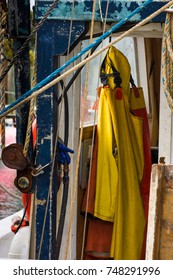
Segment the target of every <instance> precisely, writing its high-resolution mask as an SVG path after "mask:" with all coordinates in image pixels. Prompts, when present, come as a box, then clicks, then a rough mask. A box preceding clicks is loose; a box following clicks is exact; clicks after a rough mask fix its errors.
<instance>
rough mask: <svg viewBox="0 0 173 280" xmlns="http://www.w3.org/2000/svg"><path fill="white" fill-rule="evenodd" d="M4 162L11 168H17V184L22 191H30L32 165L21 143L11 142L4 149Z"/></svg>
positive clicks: (15, 181) (15, 182)
mask: <svg viewBox="0 0 173 280" xmlns="http://www.w3.org/2000/svg"><path fill="white" fill-rule="evenodd" d="M2 161H3V163H4V164H5V165H6V166H7V167H8V168H11V169H16V170H17V177H16V178H15V180H14V184H15V186H16V187H17V188H18V189H19V190H20V191H21V192H22V193H28V192H31V189H32V175H31V171H32V166H31V163H30V162H29V160H28V158H26V157H25V156H24V154H23V147H22V145H19V144H11V145H9V146H7V147H6V148H4V149H3V151H2Z"/></svg>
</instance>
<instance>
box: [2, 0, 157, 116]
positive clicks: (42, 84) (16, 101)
mask: <svg viewBox="0 0 173 280" xmlns="http://www.w3.org/2000/svg"><path fill="white" fill-rule="evenodd" d="M151 2H153V0H146V1H145V2H144V3H143V4H141V5H140V6H139V7H138V8H136V9H135V10H134V11H133V12H131V13H129V15H127V17H126V18H124V19H121V20H120V21H119V22H118V23H117V24H115V25H114V26H112V27H111V28H110V29H109V30H108V31H107V32H105V33H104V34H103V35H101V36H100V37H99V38H97V39H96V40H95V41H94V42H92V43H91V44H89V45H88V46H87V47H86V48H84V49H83V50H82V51H81V52H79V53H78V54H77V55H75V56H74V57H72V58H71V59H69V60H68V61H67V62H66V63H65V64H63V65H62V66H61V67H60V68H58V69H56V70H55V71H54V72H52V73H51V74H50V75H49V76H47V77H46V78H45V79H43V80H42V81H41V82H39V83H38V84H36V85H35V86H34V87H33V88H32V89H31V90H29V91H27V92H26V93H24V94H23V95H21V96H20V97H19V98H18V99H17V100H15V101H14V102H13V103H11V104H10V105H8V106H7V107H6V108H5V109H3V110H2V111H1V112H0V116H1V115H2V114H4V113H5V112H6V111H8V110H9V109H12V108H13V107H14V106H16V105H17V104H18V103H20V102H21V101H23V100H24V99H25V98H27V97H29V96H30V95H31V94H32V93H33V92H35V91H37V90H39V89H40V88H42V87H43V86H45V85H46V84H48V83H49V82H51V81H52V80H53V79H54V78H55V77H57V74H59V73H60V72H61V71H62V70H64V69H65V68H67V67H68V66H69V65H70V64H71V63H72V62H74V61H76V60H77V59H78V58H80V57H81V56H82V55H83V54H85V53H86V52H87V51H89V50H91V49H92V48H93V47H95V46H96V45H97V44H99V43H100V42H101V41H102V40H104V39H106V38H107V37H109V36H110V35H111V34H112V33H113V32H115V31H116V30H117V29H118V28H119V27H121V26H122V25H123V24H125V23H126V22H128V20H129V19H130V18H132V17H133V16H134V15H136V14H137V13H139V12H140V11H141V10H142V9H143V8H144V7H146V6H147V5H148V4H150V3H151Z"/></svg>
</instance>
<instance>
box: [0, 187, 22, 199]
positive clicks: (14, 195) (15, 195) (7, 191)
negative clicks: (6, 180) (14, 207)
mask: <svg viewBox="0 0 173 280" xmlns="http://www.w3.org/2000/svg"><path fill="white" fill-rule="evenodd" d="M0 188H1V189H2V190H3V191H5V192H6V193H8V194H9V195H11V196H13V197H14V198H17V199H20V200H21V197H20V196H19V195H17V194H15V193H13V192H11V191H9V190H8V189H7V188H6V187H3V186H2V185H1V184H0Z"/></svg>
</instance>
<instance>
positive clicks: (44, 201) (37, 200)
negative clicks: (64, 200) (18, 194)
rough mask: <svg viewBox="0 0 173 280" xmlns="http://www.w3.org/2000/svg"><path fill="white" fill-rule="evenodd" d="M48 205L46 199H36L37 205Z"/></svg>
mask: <svg viewBox="0 0 173 280" xmlns="http://www.w3.org/2000/svg"><path fill="white" fill-rule="evenodd" d="M45 204H46V199H36V205H40V206H43V205H45Z"/></svg>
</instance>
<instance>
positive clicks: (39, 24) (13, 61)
mask: <svg viewBox="0 0 173 280" xmlns="http://www.w3.org/2000/svg"><path fill="white" fill-rule="evenodd" d="M58 2H59V0H55V1H54V2H53V3H52V5H51V6H50V8H49V10H48V11H47V12H46V13H45V15H44V17H43V18H42V19H41V20H40V21H39V23H38V24H37V25H36V27H35V28H34V29H33V31H32V32H31V34H30V35H29V36H28V38H27V39H26V41H25V42H24V44H23V45H22V47H21V48H20V49H19V50H18V51H17V53H16V54H15V56H14V57H13V59H12V60H11V61H10V63H9V65H8V66H7V68H6V69H5V70H4V71H3V72H2V75H1V77H0V83H1V82H2V80H3V79H4V78H5V76H6V75H7V73H8V72H9V70H10V69H11V67H12V66H13V65H14V63H15V62H16V60H18V59H19V57H20V56H21V54H22V53H23V51H24V49H25V48H26V46H27V45H28V43H29V42H30V40H31V39H32V37H33V36H34V35H35V34H36V33H37V31H38V30H39V28H40V27H41V26H42V25H43V23H44V22H45V21H46V19H47V18H48V16H49V15H50V13H51V12H52V10H53V9H54V8H55V6H56V5H57V3H58Z"/></svg>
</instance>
